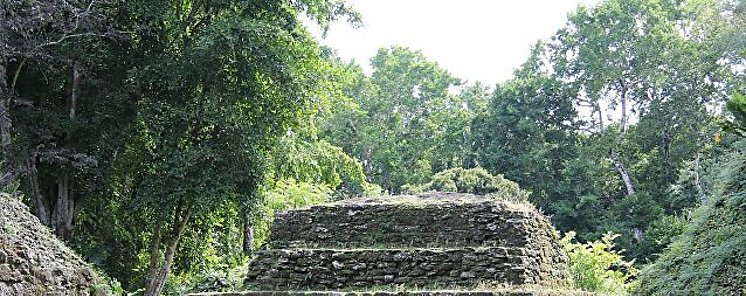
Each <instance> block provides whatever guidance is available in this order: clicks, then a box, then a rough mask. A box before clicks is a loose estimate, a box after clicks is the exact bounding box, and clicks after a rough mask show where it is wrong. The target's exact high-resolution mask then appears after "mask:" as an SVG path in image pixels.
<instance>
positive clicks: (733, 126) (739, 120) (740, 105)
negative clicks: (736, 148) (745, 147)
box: [721, 92, 746, 138]
mask: <svg viewBox="0 0 746 296" xmlns="http://www.w3.org/2000/svg"><path fill="white" fill-rule="evenodd" d="M726 107H727V108H728V111H730V112H731V114H733V117H734V120H733V121H729V120H723V121H722V122H721V125H722V127H723V130H725V131H727V132H732V133H734V134H736V135H739V136H741V137H744V138H746V126H744V123H745V122H746V96H744V95H743V94H741V93H738V92H734V93H733V97H732V98H731V99H730V100H729V101H728V103H727V104H726Z"/></svg>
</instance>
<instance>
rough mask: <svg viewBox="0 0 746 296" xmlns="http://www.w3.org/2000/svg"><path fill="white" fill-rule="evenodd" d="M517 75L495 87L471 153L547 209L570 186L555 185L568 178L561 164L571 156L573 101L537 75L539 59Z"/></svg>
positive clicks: (475, 129) (563, 90) (561, 88)
mask: <svg viewBox="0 0 746 296" xmlns="http://www.w3.org/2000/svg"><path fill="white" fill-rule="evenodd" d="M516 74H517V75H516V77H515V78H514V79H512V80H510V81H508V82H506V83H503V84H501V85H498V86H497V88H496V89H495V91H494V93H493V95H492V98H491V100H490V104H489V107H488V109H487V112H485V113H483V114H482V115H480V116H478V117H476V118H475V119H474V120H473V121H472V127H471V128H472V130H473V137H472V140H473V144H472V145H473V146H472V148H471V149H472V150H473V151H475V153H476V155H477V157H476V159H477V162H478V163H479V164H480V165H482V166H484V167H485V168H486V169H487V170H489V171H490V172H494V173H501V174H505V176H506V178H508V179H510V180H514V181H515V182H517V183H518V184H520V185H521V187H522V188H526V189H527V190H529V191H531V192H532V193H533V194H532V197H533V201H535V202H537V203H538V204H539V206H541V207H544V208H547V207H549V206H550V205H551V204H552V203H553V202H557V201H559V200H562V199H564V198H565V196H567V195H570V194H569V190H570V188H572V187H571V186H572V185H569V186H559V185H560V184H561V183H563V180H565V179H567V177H568V176H565V175H563V174H562V173H563V168H564V165H565V162H566V161H568V160H569V159H572V158H573V157H575V151H574V150H575V148H574V146H575V145H576V141H577V140H576V135H575V131H576V129H577V125H576V123H575V117H576V111H575V108H574V106H573V101H572V100H573V97H572V93H571V92H569V91H568V89H567V88H566V86H564V85H563V84H562V83H561V82H560V81H558V80H555V79H552V78H551V77H549V76H548V75H546V74H543V73H540V72H539V65H538V59H531V60H530V61H529V62H527V63H526V64H524V66H523V67H522V68H520V69H519V70H518V71H516ZM568 187H570V188H568Z"/></svg>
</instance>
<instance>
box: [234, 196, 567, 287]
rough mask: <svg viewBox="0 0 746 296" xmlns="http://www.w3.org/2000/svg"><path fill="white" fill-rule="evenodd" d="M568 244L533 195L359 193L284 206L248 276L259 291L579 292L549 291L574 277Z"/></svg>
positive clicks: (252, 285) (249, 282) (250, 283)
mask: <svg viewBox="0 0 746 296" xmlns="http://www.w3.org/2000/svg"><path fill="white" fill-rule="evenodd" d="M561 250H562V249H561V246H560V245H559V241H558V238H557V235H556V234H555V233H554V230H553V228H552V226H551V225H550V224H549V222H548V221H547V219H546V218H545V217H544V216H543V215H541V214H540V213H539V212H537V211H536V209H535V208H534V207H533V206H531V205H530V204H528V203H522V202H519V203H514V202H508V201H497V200H494V199H491V198H489V197H482V196H475V195H470V194H424V195H419V196H396V197H378V198H368V199H354V200H347V201H342V202H336V203H331V204H326V205H320V206H314V207H309V208H305V209H300V210H294V211H289V212H285V213H281V214H278V215H277V216H276V219H275V222H274V225H273V228H272V234H271V240H270V242H269V243H268V245H267V246H266V248H265V249H263V250H261V251H260V252H259V253H258V257H257V258H256V259H255V260H254V261H253V262H252V263H251V264H250V270H249V273H248V278H247V280H246V281H247V285H248V286H249V287H251V288H252V289H253V290H255V291H306V292H303V293H305V294H308V293H309V292H307V291H310V290H315V291H358V292H354V293H357V294H360V293H362V294H365V293H369V292H370V291H373V290H383V291H386V290H388V291H392V289H397V290H401V289H404V290H407V289H409V290H419V291H420V292H417V293H413V292H410V293H409V294H407V293H405V294H407V295H436V294H437V295H443V294H438V293H435V294H433V293H429V292H422V291H423V290H442V289H448V290H459V291H461V292H458V293H457V294H460V295H471V294H474V293H477V292H475V289H484V288H485V287H506V286H507V287H551V289H540V290H541V291H542V292H536V293H534V292H525V291H524V290H521V291H524V292H520V293H518V292H516V293H513V292H504V293H503V292H499V291H498V290H499V289H497V288H495V289H491V292H486V293H487V294H484V295H580V294H575V293H566V292H562V293H553V292H551V291H552V289H554V288H558V287H559V288H561V287H567V286H568V284H569V281H570V280H569V274H568V271H567V258H566V256H565V255H564V254H563V252H562V251H561ZM535 290H536V289H534V291H535ZM360 291H363V292H360ZM365 291H368V292H365ZM468 291H471V292H468ZM500 291H502V290H500ZM511 291H513V290H511ZM516 291H517V290H516ZM547 291H549V292H547ZM263 293H267V292H248V293H243V294H236V295H262V294H263ZM284 293H290V292H284ZM295 293H301V292H295ZM381 293H383V294H381V295H385V294H386V293H392V292H381ZM470 293H471V294H470ZM482 293H484V292H482ZM501 293H503V294H501ZM270 294H271V293H270ZM290 294H292V293H290ZM290 294H289V295H290ZM394 294H396V293H394ZM446 294H448V293H446ZM477 294H479V293H477ZM477 294H474V295H477ZM479 295H482V294H479Z"/></svg>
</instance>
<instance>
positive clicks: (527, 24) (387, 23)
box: [321, 0, 598, 85]
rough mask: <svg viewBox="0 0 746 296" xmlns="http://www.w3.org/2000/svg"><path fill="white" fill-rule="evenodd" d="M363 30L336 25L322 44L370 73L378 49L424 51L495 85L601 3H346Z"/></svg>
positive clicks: (388, 0)
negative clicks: (574, 14) (584, 9)
mask: <svg viewBox="0 0 746 296" xmlns="http://www.w3.org/2000/svg"><path fill="white" fill-rule="evenodd" d="M348 2H349V3H351V4H352V5H353V6H354V7H355V9H356V10H357V11H359V12H360V13H361V14H362V15H363V21H364V23H365V26H364V27H363V28H359V29H353V28H351V27H350V26H349V25H348V24H347V23H345V22H339V23H335V24H333V25H332V27H331V29H330V30H329V32H328V33H327V36H326V38H325V39H322V40H321V42H322V44H325V45H328V46H331V47H333V48H335V49H336V50H337V51H338V53H339V55H340V56H341V57H342V58H343V59H345V60H351V59H354V60H355V61H357V63H358V64H362V65H363V66H364V67H365V68H366V69H367V70H368V71H369V68H370V66H369V59H370V58H371V57H373V56H374V55H375V54H376V52H377V51H378V49H379V48H381V47H389V46H392V45H401V46H405V47H410V48H413V49H419V50H422V51H423V52H424V53H425V55H426V56H428V57H429V58H430V59H431V60H434V61H436V62H438V64H439V65H440V66H441V67H443V68H445V69H447V70H449V71H450V72H451V73H452V74H453V75H455V76H456V77H459V78H462V79H467V80H469V81H471V82H474V81H482V82H484V83H487V84H489V85H493V84H495V83H497V82H499V81H504V80H506V79H508V78H510V76H511V73H512V72H513V69H515V68H516V67H518V66H519V65H520V64H521V63H523V61H525V59H526V58H527V57H528V54H529V51H530V48H531V45H533V44H534V43H535V42H536V41H537V40H539V39H545V38H549V37H550V36H551V35H552V34H553V33H554V32H556V31H557V29H559V28H561V27H562V26H563V24H564V23H565V20H566V18H567V14H568V13H569V12H571V11H573V10H574V9H575V8H576V7H577V6H578V5H580V4H584V5H592V4H594V3H597V2H598V0H458V1H456V0H348Z"/></svg>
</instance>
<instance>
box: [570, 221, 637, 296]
mask: <svg viewBox="0 0 746 296" xmlns="http://www.w3.org/2000/svg"><path fill="white" fill-rule="evenodd" d="M617 237H618V235H615V234H611V233H607V234H605V235H604V236H603V237H602V238H601V240H600V241H598V240H597V241H593V242H588V243H574V242H572V241H573V239H574V238H575V232H572V231H571V232H568V233H566V234H565V236H564V237H563V238H562V244H563V247H564V250H565V252H566V253H567V257H568V259H569V265H570V275H571V276H572V278H573V281H574V283H575V287H576V288H579V289H582V290H586V291H591V292H599V293H605V294H611V295H625V294H627V292H628V291H629V289H630V288H631V285H630V283H629V280H630V279H631V278H632V277H633V276H634V275H635V273H637V270H636V269H635V268H634V267H633V262H630V261H625V260H624V256H622V255H621V252H619V251H616V250H614V239H616V238H617Z"/></svg>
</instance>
